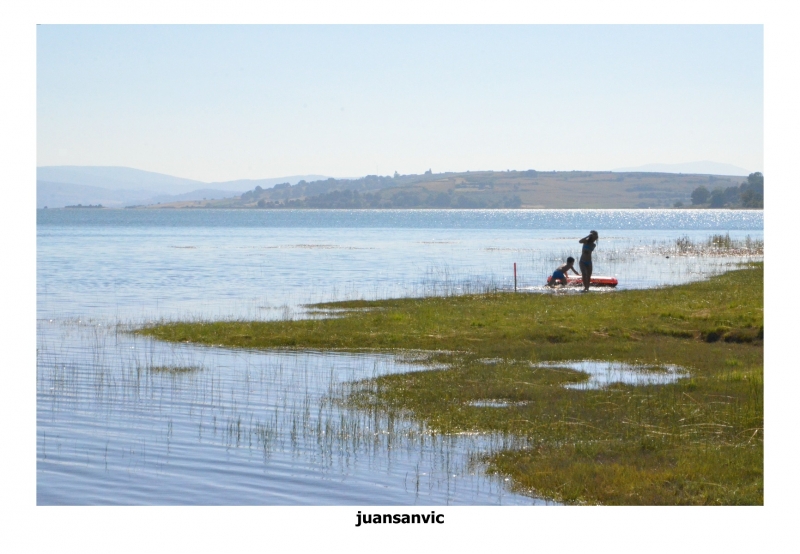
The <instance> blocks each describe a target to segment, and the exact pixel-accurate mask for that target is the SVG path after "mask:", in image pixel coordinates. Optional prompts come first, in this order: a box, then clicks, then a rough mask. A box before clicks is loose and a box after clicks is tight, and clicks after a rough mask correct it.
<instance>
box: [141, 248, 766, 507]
mask: <svg viewBox="0 0 800 554" xmlns="http://www.w3.org/2000/svg"><path fill="white" fill-rule="evenodd" d="M317 308H319V309H323V310H324V309H331V308H335V309H343V310H344V311H343V312H341V314H340V315H341V317H337V318H333V319H315V320H300V321H274V322H215V323H212V322H191V323H170V324H164V325H157V326H153V327H148V328H145V329H142V330H140V331H139V332H140V333H142V334H146V335H150V336H153V337H156V338H158V339H161V340H167V341H176V342H183V341H189V342H194V343H200V344H213V345H224V346H232V347H248V348H286V347H289V348H304V349H305V348H307V349H321V350H333V349H335V350H350V351H363V350H383V351H386V350H407V349H413V350H426V351H431V352H432V354H431V356H430V357H429V358H427V360H426V362H425V363H435V364H438V365H439V366H441V365H442V364H444V367H445V369H439V368H437V369H431V370H428V371H420V372H414V373H407V374H402V375H390V376H385V377H381V378H378V379H375V380H371V381H365V382H361V383H355V384H353V387H352V391H351V394H350V396H349V397H348V399H347V402H349V403H350V404H352V405H356V406H358V407H360V408H363V409H365V410H375V411H379V412H396V413H403V414H405V415H409V416H411V417H414V418H417V419H419V420H423V421H425V423H426V424H427V425H428V426H430V427H431V428H434V429H436V430H438V431H440V432H444V433H455V432H464V431H478V432H489V431H499V432H505V433H509V434H512V435H515V436H518V437H524V438H527V439H528V441H529V445H530V446H529V447H528V448H525V449H522V450H505V451H501V452H499V453H496V454H493V455H491V456H489V457H487V458H486V460H485V461H486V462H487V464H488V467H489V470H490V471H495V472H500V473H502V474H505V475H508V476H510V477H512V482H513V487H515V488H516V489H517V490H520V491H522V492H525V493H528V494H535V495H539V496H544V497H547V498H553V499H556V500H560V501H564V502H572V503H588V504H762V503H763V267H762V265H761V264H754V265H752V266H750V267H748V268H745V269H741V270H736V271H731V272H729V273H727V274H725V275H721V276H718V277H715V278H713V279H710V280H708V281H704V282H698V283H692V284H688V285H681V286H676V287H669V288H663V289H655V290H641V291H613V292H607V293H591V294H509V293H502V294H490V295H472V296H455V297H447V298H424V299H396V300H384V301H373V302H367V301H356V302H339V303H334V304H322V305H318V306H317ZM580 359H593V360H613V361H627V362H633V363H639V364H677V365H680V366H683V367H684V368H686V369H687V370H688V371H689V376H688V377H686V378H684V379H680V380H679V381H677V382H676V383H674V384H668V385H649V386H632V385H623V384H614V385H610V386H609V387H607V388H604V389H598V390H577V389H567V388H564V387H563V385H564V384H565V383H569V382H579V381H581V380H584V379H586V374H583V373H580V372H577V371H573V370H569V369H564V368H547V367H534V366H532V364H531V362H542V361H559V360H580ZM487 361H491V363H487ZM480 400H496V401H500V400H502V401H507V402H508V403H509V405H508V406H507V407H502V408H497V407H479V406H473V405H471V404H470V403H471V402H475V401H480Z"/></svg>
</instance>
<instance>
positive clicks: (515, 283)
mask: <svg viewBox="0 0 800 554" xmlns="http://www.w3.org/2000/svg"><path fill="white" fill-rule="evenodd" d="M514 292H517V262H514Z"/></svg>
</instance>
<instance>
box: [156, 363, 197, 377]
mask: <svg viewBox="0 0 800 554" xmlns="http://www.w3.org/2000/svg"><path fill="white" fill-rule="evenodd" d="M148 369H149V370H150V371H152V372H153V373H163V374H169V375H186V374H189V373H197V372H199V371H203V368H202V367H201V366H196V365H189V366H186V365H156V366H149V367H148Z"/></svg>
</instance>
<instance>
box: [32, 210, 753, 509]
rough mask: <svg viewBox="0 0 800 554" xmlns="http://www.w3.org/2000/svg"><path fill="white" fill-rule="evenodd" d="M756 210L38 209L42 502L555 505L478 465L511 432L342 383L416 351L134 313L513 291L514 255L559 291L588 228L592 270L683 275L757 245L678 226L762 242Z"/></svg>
mask: <svg viewBox="0 0 800 554" xmlns="http://www.w3.org/2000/svg"><path fill="white" fill-rule="evenodd" d="M763 226H764V222H763V213H762V212H760V211H727V210H541V211H523V210H507V211H505V210H500V211H490V210H474V211H459V210H406V211H403V210H397V211H394V210H393V211H371V210H370V211H345V210H341V211H336V210H331V211H326V210H320V211H316V210H309V211H266V210H264V211H256V210H253V211H226V210H158V211H156V210H152V211H136V210H39V211H38V212H37V501H38V503H39V504H211V505H219V504H225V505H227V504H268V505H275V504H297V505H307V504H311V505H402V504H420V505H454V504H536V503H544V501H542V500H540V499H535V498H531V497H528V496H524V495H519V494H514V493H512V492H510V491H509V490H508V487H507V483H506V481H505V480H504V479H503V478H502V477H495V476H487V475H485V472H484V468H483V467H482V465H481V464H480V461H479V458H480V456H481V455H482V454H486V453H488V452H491V451H493V450H495V449H498V448H503V447H508V446H523V444H522V443H521V442H520V441H518V440H515V439H513V438H511V437H503V436H495V435H468V434H467V435H456V436H450V435H440V434H437V433H435V432H432V431H431V430H429V429H427V428H426V427H425V426H424V425H422V424H421V423H419V422H416V421H412V420H408V419H403V418H396V417H393V418H390V417H388V416H387V415H385V414H374V413H362V412H358V411H353V410H350V409H348V408H346V407H343V406H342V405H341V404H340V403H339V402H338V401H337V399H338V398H340V397H341V395H342V394H344V393H345V392H346V390H347V386H348V383H352V382H354V381H356V380H359V379H364V378H369V377H373V376H376V375H380V374H385V373H388V372H398V371H414V370H418V369H419V366H418V365H414V364H413V363H410V362H409V361H408V360H406V359H404V358H403V357H395V356H392V355H390V354H386V355H346V354H330V353H319V352H302V353H296V352H258V351H242V350H231V349H223V348H208V347H197V346H190V345H172V344H164V343H160V342H158V341H153V340H150V339H145V338H142V337H135V336H132V335H131V334H129V333H127V332H125V330H126V329H129V328H131V327H132V326H134V327H135V326H137V325H141V324H144V323H147V322H151V321H154V320H161V319H182V318H226V319H228V318H235V319H239V318H246V319H274V318H292V317H303V316H304V315H305V314H306V313H307V312H306V309H305V307H304V305H305V304H308V303H310V302H318V301H327V300H341V299H351V298H366V299H372V298H386V297H393V296H423V295H442V294H460V293H464V292H473V291H481V290H488V289H492V290H495V289H500V290H508V291H509V292H510V291H512V290H513V288H514V275H513V267H514V264H515V263H516V264H517V287H518V290H520V291H523V292H528V293H542V294H551V293H553V292H552V291H550V290H548V289H547V288H546V287H544V286H543V285H544V282H545V279H546V277H547V275H548V274H549V273H551V272H552V270H553V269H554V268H555V267H556V266H558V265H559V264H561V263H563V260H564V259H565V258H566V257H567V256H568V255H573V256H574V257H576V258H577V257H578V255H579V252H580V251H579V246H580V245H579V244H578V243H577V239H578V238H580V237H582V236H584V235H586V234H587V232H588V231H589V229H597V230H598V231H599V233H600V241H599V243H598V247H597V249H596V251H595V254H594V267H595V273H596V274H602V275H613V276H616V277H617V278H618V279H619V282H620V285H619V287H618V288H620V289H625V288H647V287H654V286H663V285H669V284H676V283H683V282H687V281H692V280H698V279H704V278H707V277H709V276H711V275H714V274H717V273H720V272H723V271H726V270H728V269H730V268H732V267H735V266H736V264H738V263H741V262H743V261H749V260H758V259H761V256H759V255H756V254H753V253H752V252H747V251H737V254H738V255H726V256H720V255H716V254H715V252H714V251H710V250H708V249H706V250H692V249H688V250H687V249H683V250H681V249H680V248H677V247H676V243H675V241H676V240H677V239H682V240H683V241H684V243H683V244H687V243H694V244H698V245H699V244H704V243H705V242H706V241H707V240H708V238H709V237H711V236H712V235H719V234H723V235H728V236H729V237H730V238H731V239H733V240H744V239H746V238H748V237H749V239H751V240H752V241H759V240H763ZM560 293H562V294H563V293H571V291H561V292H560ZM593 293H595V292H594V291H593ZM597 293H605V294H614V291H597ZM162 367H173V368H174V367H180V368H186V371H161V370H159V368H162Z"/></svg>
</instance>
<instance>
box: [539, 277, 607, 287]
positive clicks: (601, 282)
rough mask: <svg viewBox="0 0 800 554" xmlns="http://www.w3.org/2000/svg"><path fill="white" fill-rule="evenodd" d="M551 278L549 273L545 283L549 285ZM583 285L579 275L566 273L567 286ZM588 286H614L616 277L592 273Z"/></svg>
mask: <svg viewBox="0 0 800 554" xmlns="http://www.w3.org/2000/svg"><path fill="white" fill-rule="evenodd" d="M552 280H553V276H552V275H550V276H549V277H548V278H547V284H548V285H549V284H550V282H551V281H552ZM578 285H580V286H583V280H582V279H581V276H580V275H567V286H578ZM589 286H590V287H616V286H617V278H616V277H606V276H603V275H592V279H591V280H590V281H589Z"/></svg>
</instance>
